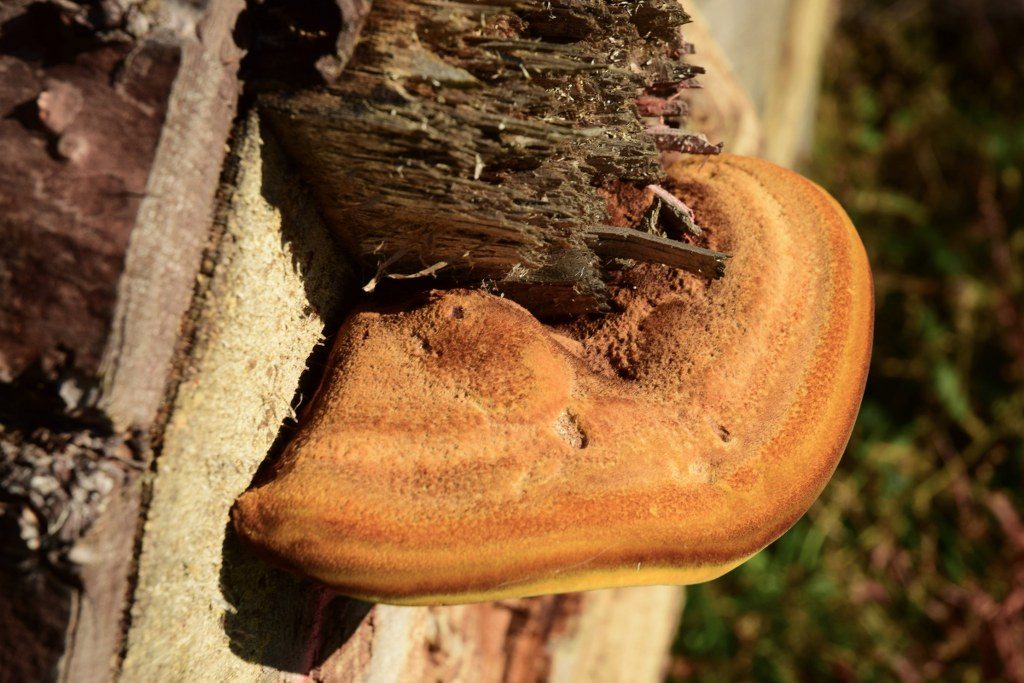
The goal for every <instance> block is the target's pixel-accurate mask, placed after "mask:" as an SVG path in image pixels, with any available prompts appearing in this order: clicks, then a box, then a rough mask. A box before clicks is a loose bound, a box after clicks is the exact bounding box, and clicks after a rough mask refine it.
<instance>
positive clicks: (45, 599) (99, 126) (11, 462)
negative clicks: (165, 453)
mask: <svg viewBox="0 0 1024 683" xmlns="http://www.w3.org/2000/svg"><path fill="white" fill-rule="evenodd" d="M151 10H152V12H151V13H150V14H144V13H142V12H141V11H140V10H139V7H137V6H135V4H134V3H130V2H126V3H117V2H111V3H104V4H103V5H102V6H100V4H99V3H96V4H95V5H92V6H86V5H83V6H81V7H79V6H76V5H74V4H72V3H60V4H58V3H46V2H9V3H4V5H3V7H2V8H0V111H2V112H3V117H2V118H0V206H2V208H0V274H2V276H0V293H2V297H0V453H2V458H0V483H2V494H0V534H2V536H0V583H2V585H3V586H4V589H3V590H2V591H0V679H3V680H12V681H13V680H17V681H25V680H55V679H56V680H75V681H78V680H89V681H92V680H105V679H108V678H110V677H111V676H112V675H113V672H114V668H115V663H116V661H117V655H118V651H119V649H120V646H121V638H122V631H123V629H122V623H123V620H124V616H125V608H126V605H127V598H128V593H129V586H130V581H131V574H132V565H133V556H134V546H135V541H136V534H137V528H138V524H139V515H140V512H141V509H142V502H143V499H144V497H145V485H144V481H145V477H144V473H145V471H146V469H147V467H148V464H149V463H150V461H151V459H152V457H153V449H152V448H151V446H150V437H151V436H153V435H156V434H158V429H157V427H158V424H159V420H158V412H159V409H160V407H161V405H162V404H163V398H164V392H165V390H166V386H167V383H168V380H169V377H170V375H171V371H172V357H173V355H174V353H175V348H176V347H177V345H178V342H179V335H178V328H179V324H180V321H181V317H182V314H183V312H184V311H185V310H186V309H187V308H188V306H189V303H190V301H191V298H192V293H193V288H194V282H195V275H196V272H197V270H198V266H199V260H200V255H201V253H202V249H203V247H204V245H205V242H206V239H207V234H208V228H209V221H208V216H209V214H210V211H211V209H212V206H213V199H214V190H215V188H216V180H217V177H218V175H219V173H220V166H221V162H222V158H223V155H222V151H221V150H223V148H224V142H225V140H226V137H227V132H228V129H229V127H230V122H231V119H232V117H233V116H234V110H235V106H236V102H237V98H238V92H239V89H238V84H237V79H236V77H235V75H234V74H235V70H236V68H237V57H238V56H239V53H238V52H237V50H236V49H235V48H234V45H233V43H232V41H231V39H230V30H231V28H232V26H233V24H234V21H235V16H236V15H237V14H238V12H239V11H240V10H241V2H240V0H239V1H222V0H212V1H211V2H210V3H209V4H208V5H207V6H206V7H205V9H203V10H197V9H195V8H193V7H192V6H191V5H187V4H185V3H182V4H178V3H177V2H173V1H171V0H168V1H167V2H164V3H162V4H159V6H156V4H154V5H153V6H151ZM170 25H174V26H175V27H176V28H177V32H172V31H170V30H169V29H167V28H165V27H166V26H170Z"/></svg>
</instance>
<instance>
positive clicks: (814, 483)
mask: <svg viewBox="0 0 1024 683" xmlns="http://www.w3.org/2000/svg"><path fill="white" fill-rule="evenodd" d="M669 178H670V181H671V183H670V187H672V188H673V190H674V191H675V192H676V193H677V194H678V195H679V196H680V197H682V198H683V199H684V201H685V202H686V204H687V205H688V206H690V207H693V208H694V210H695V211H696V212H697V214H698V217H699V219H700V221H701V225H702V226H703V227H704V230H705V233H706V235H707V239H708V241H709V246H710V247H711V248H713V249H716V250H720V251H724V252H727V253H730V254H731V255H732V260H731V261H730V263H729V268H728V271H727V272H726V275H725V277H724V278H722V279H720V280H714V281H707V280H704V279H701V278H698V277H696V276H694V275H691V274H687V273H684V272H682V271H678V270H674V269H672V268H669V267H666V266H658V265H650V264H647V265H637V266H634V267H633V268H631V269H627V270H625V271H623V272H622V273H620V275H619V282H618V283H617V285H618V286H617V287H615V294H614V298H615V307H616V309H617V312H616V313H614V314H611V315H607V316H604V317H601V318H598V319H589V320H583V321H578V322H576V323H571V324H565V325H562V326H560V327H558V328H553V327H549V326H546V325H544V324H542V323H541V322H539V321H538V320H537V319H536V318H534V317H533V316H532V315H531V314H530V313H529V312H527V311H526V310H525V309H523V308H521V307H519V306H518V305H516V304H514V303H512V302H510V301H507V300H504V299H501V298H498V297H495V296H492V295H489V294H486V293H483V292H479V291H468V290H453V291H447V292H434V293H431V294H430V295H428V296H427V297H426V299H425V301H422V302H420V304H419V305H417V306H415V307H409V308H407V309H405V310H400V311H382V310H371V309H366V310H362V311H359V312H356V313H355V314H353V315H352V316H351V317H350V318H349V319H348V321H347V322H346V323H345V324H344V326H343V328H342V330H341V331H340V332H339V334H338V337H337V340H336V342H335V346H334V349H333V352H332V355H331V360H330V362H329V364H328V368H327V371H326V375H325V377H324V379H323V382H322V385H321V387H320V389H319V391H318V393H317V395H316V398H315V399H314V400H313V402H312V403H311V405H310V406H309V407H308V408H307V410H306V413H305V415H304V417H303V420H302V424H301V427H300V429H299V431H298V433H297V434H296V436H295V438H294V440H293V441H292V442H291V444H290V445H289V446H288V448H287V450H286V451H285V453H284V454H283V456H282V458H281V459H280V461H279V462H278V463H276V465H275V468H274V470H273V472H272V474H271V476H270V477H269V478H268V479H267V480H266V481H263V482H262V483H260V484H258V485H257V486H256V487H254V488H253V489H251V490H250V491H248V492H247V493H245V494H244V495H242V496H241V498H240V499H239V500H238V502H237V504H236V505H235V508H234V509H233V512H232V516H233V520H234V524H235V526H236V528H237V530H238V531H239V533H240V535H241V536H242V538H243V539H244V540H245V541H246V542H247V543H248V544H249V545H250V546H251V547H252V548H254V549H255V550H256V551H257V552H258V553H260V554H262V555H263V556H265V557H266V558H268V559H269V560H270V561H272V562H274V563H276V564H278V565H280V566H283V567H285V568H287V569H290V570H293V571H295V572H298V573H300V574H302V575H304V576H307V577H310V578H312V579H314V580H316V581H318V582H320V583H323V584H325V585H328V586H331V587H334V588H336V589H338V590H339V591H341V592H343V593H346V594H348V595H352V596H356V597H360V598H364V599H368V600H375V601H382V602H392V603H404V604H439V603H457V602H473V601H481V600H491V599H497V598H503V597H511V596H526V595H536V594H542V593H552V592H565V591H574V590H586V589H593V588H602V587H612V586H625V585H642V584H664V583H678V584H688V583H695V582H699V581H705V580H709V579H712V578H715V577H717V576H719V575H721V574H722V573H724V572H726V571H728V570H729V569H731V568H733V567H735V566H737V565H738V564H740V563H742V562H743V561H744V560H745V559H747V558H749V557H750V556H751V555H753V554H754V553H756V552H757V551H759V550H760V549H762V548H763V547H765V546H766V545H767V544H769V543H770V542H771V541H773V540H774V539H776V538H777V537H778V536H780V535H781V534H782V533H783V532H784V531H785V530H786V529H788V528H789V527H790V526H792V524H794V523H795V522H796V520H797V519H798V518H799V517H800V516H801V515H803V513H804V512H805V511H806V510H807V508H808V507H809V506H810V505H811V503H812V502H813V501H814V500H815V498H816V497H817V496H818V494H819V493H820V492H821V490H822V488H823V487H824V486H825V484H826V482H827V481H828V479H829V477H830V476H831V474H832V472H833V470H834V469H835V467H836V464H837V463H838V460H839V458H840V456H841V454H842V452H843V449H844V448H845V445H846V442H847V440H848V438H849V435H850V431H851V429H852V427H853V422H854V419H855V417H856V414H857V410H858V407H859V404H860V399H861V396H862V394H863V389H864V383H865V380H866V375H867V369H868V360H869V355H870V347H871V335H872V289H871V279H870V271H869V267H868V262H867V258H866V255H865V252H864V249H863V246H862V245H861V243H860V240H859V238H858V236H857V233H856V230H855V229H854V227H853V226H852V225H851V224H850V221H849V219H848V218H847V217H846V214H845V213H844V212H843V210H842V209H841V208H840V207H839V205H838V204H837V203H836V202H835V201H834V200H833V199H832V198H831V197H830V196H829V195H828V194H827V193H826V192H825V191H824V190H822V189H821V188H819V187H818V186H816V185H814V184H813V183H811V182H809V181H807V180H805V179H804V178H802V177H800V176H798V175H796V174H794V173H792V172H790V171H787V170H784V169H781V168H779V167H777V166H774V165H772V164H770V163H768V162H765V161H761V160H758V159H752V158H744V157H736V156H730V155H722V156H721V157H715V158H709V159H700V160H696V161H684V162H680V163H677V164H676V165H674V166H673V167H671V168H670V169H669Z"/></svg>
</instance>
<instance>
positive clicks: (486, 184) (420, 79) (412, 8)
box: [261, 0, 719, 315]
mask: <svg viewBox="0 0 1024 683" xmlns="http://www.w3.org/2000/svg"><path fill="white" fill-rule="evenodd" d="M687 21H688V17H687V15H686V14H685V13H684V12H683V11H682V10H681V9H680V7H679V4H678V3H677V2H675V0H658V1H653V2H645V3H635V2H612V1H607V0H555V1H545V2H541V1H539V0H538V1H520V2H514V1H510V0H488V1H487V2H477V3H459V2H449V1H447V0H377V2H375V3H374V8H373V11H372V12H371V13H370V15H369V17H368V19H367V21H366V25H365V26H364V28H363V31H362V39H361V42H360V43H359V45H358V46H357V48H356V50H355V52H354V53H353V55H352V57H351V59H350V60H349V62H348V64H347V66H346V68H345V71H344V73H343V74H342V76H341V78H339V79H338V80H337V81H336V82H334V83H332V84H330V85H324V86H321V87H318V88H309V89H304V90H299V91H296V92H280V91H279V92H276V93H271V94H264V95H263V96H262V97H261V107H262V109H263V111H264V112H265V113H266V114H267V115H268V116H269V118H270V120H271V121H272V122H273V124H274V125H275V127H276V129H277V130H278V132H279V133H280V134H281V138H282V140H283V142H284V144H285V146H286V147H287V149H288V151H289V152H290V154H291V156H292V157H293V158H294V159H295V160H296V161H297V163H298V164H299V166H300V168H301V170H302V172H303V174H304V176H305V177H306V178H307V180H308V181H309V182H310V183H311V184H312V185H313V188H314V190H315V192H316V194H317V196H318V199H319V201H320V204H321V206H322V208H323V211H324V213H325V215H326V218H327V220H328V222H329V223H330V224H331V226H332V228H333V229H334V230H335V232H336V233H338V235H339V236H340V237H341V238H342V239H343V240H344V241H345V242H346V244H347V246H348V247H349V248H350V249H351V250H352V252H353V253H355V254H358V255H360V256H361V257H362V259H363V261H364V265H366V266H367V267H368V272H369V274H370V275H373V274H374V273H375V272H376V273H378V274H380V275H383V274H385V272H384V271H386V273H397V274H410V273H419V272H422V271H424V269H428V270H430V269H431V268H432V267H433V266H435V264H438V263H442V262H443V263H444V264H446V265H445V266H444V267H443V268H435V269H433V270H430V273H431V275H433V276H434V277H437V278H440V279H441V280H447V281H449V282H469V281H476V282H480V281H486V282H493V284H494V287H495V288H496V289H498V290H499V291H503V292H505V293H506V294H507V295H509V296H512V297H513V298H516V299H517V300H519V301H520V302H521V303H524V304H525V305H527V306H528V307H529V308H531V310H533V311H534V312H535V313H538V314H540V315H544V314H551V313H553V312H555V311H556V310H557V312H558V313H561V314H571V313H578V312H584V311H588V310H597V309H599V308H601V307H602V305H603V302H604V300H605V298H606V296H605V284H604V279H605V273H604V270H603V269H604V267H605V266H604V264H603V262H602V259H601V256H604V254H598V253H596V251H595V249H594V248H593V238H592V237H588V235H590V234H591V232H592V230H593V229H594V227H595V226H600V225H605V224H608V222H609V221H608V214H609V204H610V203H613V202H615V201H616V196H615V193H609V192H608V191H606V190H607V189H608V188H609V187H611V186H612V185H613V184H618V185H630V186H632V187H639V188H643V187H646V186H648V185H656V184H658V183H659V182H660V181H661V179H662V178H663V177H664V174H663V172H662V169H661V166H660V163H659V149H658V147H659V145H662V146H664V147H666V148H670V149H687V150H689V151H696V152H702V153H715V152H717V151H718V149H719V148H718V146H715V145H710V144H709V143H708V142H707V140H705V139H704V138H703V137H702V136H695V135H690V134H687V133H685V131H684V130H683V129H682V128H681V126H682V124H683V122H684V120H685V106H683V105H682V103H681V102H679V101H678V99H677V97H676V96H677V94H678V93H679V92H680V90H682V89H685V88H689V87H694V85H695V84H694V83H693V81H692V79H693V77H694V76H695V75H696V74H698V73H700V72H701V69H700V68H699V67H696V66H693V65H690V64H687V63H686V62H685V56H686V54H687V53H688V52H689V50H688V46H687V45H686V44H685V43H684V42H683V40H682V38H681V35H680V27H681V26H682V25H683V24H684V23H686V22H687ZM649 201H650V202H654V196H653V195H651V196H650V199H649ZM617 227H620V228H635V227H638V226H635V225H620V226H617ZM621 256H626V255H625V254H621ZM384 263H387V266H386V268H384V269H382V268H381V266H382V264H384ZM553 293H557V294H556V295H553ZM556 307H557V308H556Z"/></svg>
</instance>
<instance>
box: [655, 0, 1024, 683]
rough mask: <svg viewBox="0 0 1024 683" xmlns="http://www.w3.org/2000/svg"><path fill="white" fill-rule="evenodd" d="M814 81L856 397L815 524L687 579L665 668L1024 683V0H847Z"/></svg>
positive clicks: (819, 159)
mask: <svg viewBox="0 0 1024 683" xmlns="http://www.w3.org/2000/svg"><path fill="white" fill-rule="evenodd" d="M825 78H826V82H825V86H824V93H823V98H822V102H821V109H820V112H819V122H818V137H817V141H816V146H815V147H816V151H815V158H814V160H813V164H812V166H811V175H812V176H813V177H815V178H816V179H817V180H818V181H819V182H820V183H822V184H823V185H824V186H825V187H827V188H828V189H829V190H830V191H831V192H832V193H833V194H834V195H835V196H836V197H837V198H838V199H839V201H840V202H841V203H842V204H843V205H844V206H845V207H846V208H847V210H848V211H849V213H850V215H851V217H852V218H853V221H854V223H855V224H856V225H857V226H858V228H859V229H860V231H861V235H862V237H863V239H864V241H865V243H866V246H867V248H868V251H869V254H870V257H871V262H872V267H873V270H874V276H875V286H876V296H877V310H876V315H877V320H876V328H875V347H874V357H873V360H872V368H871V376H870V379H869V382H868V388H867V394H866V396H865V398H864V404H863V408H862V410H861V414H860V418H859V420H858V423H857V427H856V429H855V432H854V436H853V438H852V440H851V442H850V447H849V449H848V451H847V454H846V456H845V457H844V459H843V462H842V464H841V465H840V467H839V470H838V472H837V473H836V476H835V478H834V479H833V480H832V482H831V483H830V484H829V486H828V488H827V489H826V491H825V493H824V494H823V496H822V497H821V499H820V501H819V502H818V503H817V504H816V505H815V506H814V507H813V508H812V509H811V511H810V512H809V513H808V515H807V516H806V517H805V518H804V519H803V520H801V521H800V522H799V523H798V524H797V525H796V527H794V528H793V529H792V530H791V531H790V532H789V533H787V534H786V535H785V536H784V537H783V538H782V539H781V540H779V541H778V542H777V543H775V544H774V545H773V546H771V547H770V548H769V549H767V550H766V551H764V552H762V553H761V554H759V555H758V556H757V557H755V558H754V559H753V560H751V561H750V562H748V563H747V564H746V565H744V566H743V567H741V568H740V569H738V570H736V571H734V572H732V573H731V574H730V575H728V576H726V577H724V578H723V579H721V580H719V581H716V582H713V583H711V584H707V585H704V586H698V587H694V588H692V589H690V590H689V593H688V605H687V608H686V612H685V614H684V621H683V627H682V629H681V631H680V635H679V639H678V642H677V643H676V648H675V652H676V656H675V660H674V662H673V666H672V669H671V672H670V680H677V681H684V680H685V681H689V680H698V681H730V682H731V681H744V680H757V681H819V680H851V681H853V680H855V681H888V680H903V681H933V680H944V681H945V680H949V681H998V680H1007V681H1024V522H1022V517H1024V202H1022V191H1024V188H1022V183H1024V181H1022V171H1024V3H1021V2H1012V1H1011V0H1003V1H1001V2H1000V1H998V0H992V1H989V2H970V1H968V0H959V1H957V0H944V1H939V0H932V1H930V2H929V1H926V0H901V1H898V2H893V1H891V0H890V1H888V2H883V1H881V0H848V1H847V2H846V3H845V5H844V7H843V11H842V17H841V20H840V23H839V26H838V30H837V34H836V38H835V40H834V41H833V43H832V45H831V46H830V48H829V54H828V56H827V61H826V77H825Z"/></svg>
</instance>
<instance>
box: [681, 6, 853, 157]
mask: <svg viewBox="0 0 1024 683" xmlns="http://www.w3.org/2000/svg"><path fill="white" fill-rule="evenodd" d="M686 4H687V8H688V10H690V11H691V13H693V14H698V15H702V16H703V20H700V19H698V22H697V28H698V30H699V29H700V28H701V25H702V24H704V25H706V27H707V29H708V31H709V33H710V35H711V37H712V38H713V39H714V41H715V42H716V43H717V45H718V47H719V48H720V50H721V53H722V54H723V55H724V56H725V57H726V59H728V61H729V62H730V64H731V66H732V70H733V72H734V74H735V76H736V79H737V80H738V81H739V83H740V84H741V85H742V87H743V88H744V89H745V90H746V91H747V93H748V95H749V98H750V101H751V102H752V103H753V105H754V108H755V111H756V112H757V114H758V115H759V116H760V117H761V121H762V124H763V129H764V147H763V150H762V153H761V154H759V156H763V157H764V158H766V159H768V160H770V161H774V162H775V163H777V164H779V165H782V166H787V167H793V166H798V165H799V164H800V163H802V162H803V161H805V160H806V157H807V155H808V153H809V152H810V142H811V136H812V133H813V128H814V113H815V110H816V106H817V100H818V89H819V81H820V76H821V69H822V57H823V54H824V48H825V44H826V42H827V41H828V37H829V35H830V34H831V31H832V28H833V26H834V23H835V17H836V16H837V15H836V11H837V7H838V2H837V0H761V2H756V3H752V2H749V0H690V1H689V2H687V3H686ZM689 39H690V40H692V41H693V42H694V43H695V44H696V45H697V48H698V51H699V50H700V49H701V42H700V39H699V37H698V36H697V35H695V34H693V33H691V35H690V37H689ZM698 54H699V52H698ZM695 61H697V62H698V63H700V60H699V59H697V60H695ZM705 82H706V83H708V85H709V86H710V82H709V81H705ZM726 144H727V150H728V151H732V152H736V153H746V152H745V151H741V150H740V148H739V147H738V146H737V147H731V148H730V147H728V144H729V141H728V140H727V141H726Z"/></svg>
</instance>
